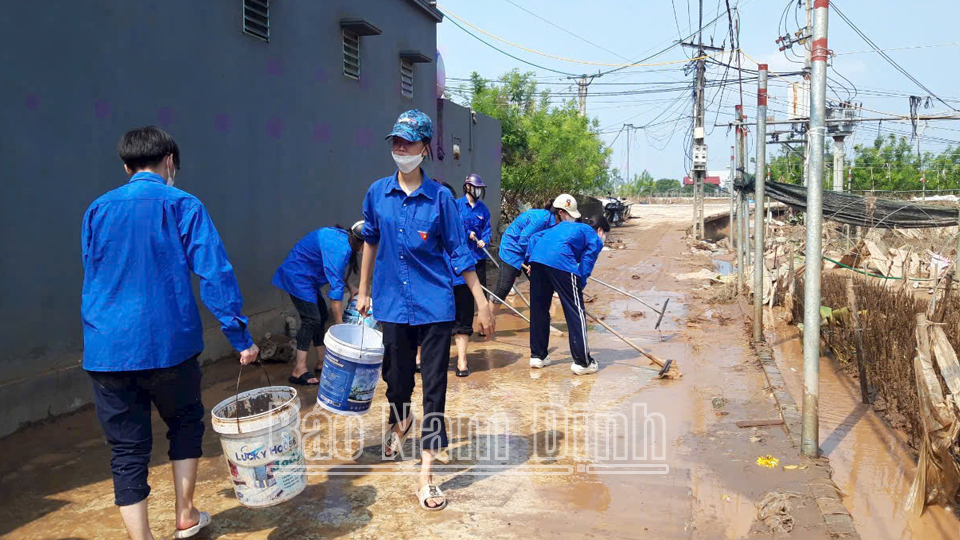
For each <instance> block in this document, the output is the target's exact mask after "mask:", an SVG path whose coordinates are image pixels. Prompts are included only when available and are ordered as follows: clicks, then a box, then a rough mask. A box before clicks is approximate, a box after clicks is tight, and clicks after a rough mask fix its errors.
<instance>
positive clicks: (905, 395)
mask: <svg viewBox="0 0 960 540" xmlns="http://www.w3.org/2000/svg"><path fill="white" fill-rule="evenodd" d="M854 294H855V295H856V301H857V308H858V310H859V311H860V324H861V325H862V327H863V331H862V337H863V357H864V360H865V362H866V364H867V377H868V379H869V382H870V384H871V385H872V386H875V387H876V390H877V395H878V398H877V400H876V402H875V408H876V409H877V411H878V412H881V413H883V414H885V415H886V417H887V419H888V421H889V422H890V423H891V424H892V425H893V426H894V427H896V428H899V429H902V430H904V431H905V432H906V433H907V435H908V437H909V440H910V443H911V445H913V446H914V447H915V448H916V447H917V444H918V443H919V441H920V440H921V437H922V435H923V433H922V424H921V421H920V403H919V399H918V397H917V386H916V385H917V383H916V378H915V376H914V370H913V357H914V356H915V354H916V347H917V343H916V314H917V313H920V312H923V311H925V310H926V308H927V305H928V302H927V301H925V300H924V299H922V298H918V297H916V296H914V294H913V292H912V291H911V290H910V289H904V288H901V287H883V286H880V285H878V284H877V282H876V280H867V279H862V278H856V279H854ZM821 297H822V299H823V304H822V305H824V306H828V307H831V308H833V309H835V310H836V309H840V308H842V307H845V306H847V305H848V302H847V294H846V277H845V276H840V275H830V274H824V275H823V279H822V282H821ZM794 299H795V300H794V305H793V317H794V320H795V321H802V320H803V278H802V277H798V278H797V281H796V295H795V296H794ZM938 304H939V306H938V309H937V315H936V316H934V317H933V320H935V321H938V322H939V321H943V322H944V323H945V326H946V328H947V336H948V339H949V341H950V344H951V345H952V346H953V347H954V349H955V350H960V332H957V330H958V329H960V298H958V297H957V296H956V295H953V296H951V297H949V298H947V299H946V301H944V300H943V299H941V300H940V302H938ZM820 335H821V338H822V339H823V342H824V344H825V345H826V347H827V348H828V349H829V350H830V352H831V353H832V355H833V357H834V358H835V359H836V360H837V361H838V362H839V363H840V364H841V366H842V367H843V369H846V370H849V371H850V373H851V375H853V376H856V371H857V368H856V360H855V359H856V351H855V349H854V328H853V327H852V325H851V324H849V323H848V324H843V323H834V324H830V325H828V326H824V327H822V328H821V332H820Z"/></svg>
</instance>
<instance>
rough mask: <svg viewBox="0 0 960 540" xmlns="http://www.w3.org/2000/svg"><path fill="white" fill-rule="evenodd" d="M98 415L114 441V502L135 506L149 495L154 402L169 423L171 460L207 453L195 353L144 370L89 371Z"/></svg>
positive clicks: (105, 432) (106, 433)
mask: <svg viewBox="0 0 960 540" xmlns="http://www.w3.org/2000/svg"><path fill="white" fill-rule="evenodd" d="M87 373H88V374H89V375H90V378H91V379H93V399H94V403H95V405H96V409H97V419H98V420H99V421H100V426H101V427H102V428H103V433H104V435H106V437H107V442H108V443H110V450H111V453H112V457H111V459H110V469H111V470H112V471H113V494H114V503H115V504H116V505H117V506H129V505H131V504H136V503H138V502H140V501H142V500H144V499H146V498H147V496H148V495H149V494H150V486H149V485H148V484H147V464H149V463H150V451H151V449H152V448H153V429H152V428H151V425H150V414H151V412H152V409H151V406H150V404H151V403H152V404H153V405H155V406H156V407H157V412H159V413H160V418H162V419H163V421H164V422H165V423H166V424H167V439H168V440H169V441H170V450H169V452H168V453H167V455H168V456H169V457H170V461H178V460H182V459H193V458H199V457H200V456H202V455H203V451H202V449H201V445H202V443H203V430H204V424H203V402H202V401H201V400H200V376H201V374H200V365H199V364H198V363H197V357H196V356H194V357H193V358H190V359H189V360H186V361H184V362H181V363H179V364H177V365H175V366H173V367H168V368H162V369H146V370H142V371H88V372H87Z"/></svg>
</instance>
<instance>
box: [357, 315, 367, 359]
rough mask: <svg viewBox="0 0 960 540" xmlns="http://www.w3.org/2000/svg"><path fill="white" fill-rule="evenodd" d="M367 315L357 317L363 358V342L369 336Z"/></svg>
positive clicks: (361, 356)
mask: <svg viewBox="0 0 960 540" xmlns="http://www.w3.org/2000/svg"><path fill="white" fill-rule="evenodd" d="M367 317H369V315H364V316H362V317H357V324H359V325H360V359H361V360H363V342H364V341H366V336H367V323H366V321H367Z"/></svg>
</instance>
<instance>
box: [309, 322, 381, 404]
mask: <svg viewBox="0 0 960 540" xmlns="http://www.w3.org/2000/svg"><path fill="white" fill-rule="evenodd" d="M323 344H324V345H326V347H327V353H326V355H324V357H323V371H321V373H320V388H319V391H318V392H317V405H319V406H321V407H323V408H324V409H326V410H328V411H330V412H333V413H336V414H343V415H360V414H365V413H366V412H367V411H369V410H370V402H371V401H373V396H374V394H375V393H376V391H377V383H378V382H379V381H380V368H381V367H382V365H383V334H381V333H380V332H378V331H377V330H374V329H373V328H368V327H367V326H366V325H365V324H335V325H333V326H331V327H330V329H329V330H327V335H326V336H325V337H324V339H323Z"/></svg>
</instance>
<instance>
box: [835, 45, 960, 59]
mask: <svg viewBox="0 0 960 540" xmlns="http://www.w3.org/2000/svg"><path fill="white" fill-rule="evenodd" d="M938 47H960V42H950V43H932V44H930V45H909V46H906V47H889V48H886V49H881V50H882V51H883V52H888V51H912V50H914V49H933V48H938ZM875 52H877V51H876V50H875V49H870V50H869V51H847V52H839V53H834V56H845V55H848V54H866V53H875Z"/></svg>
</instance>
